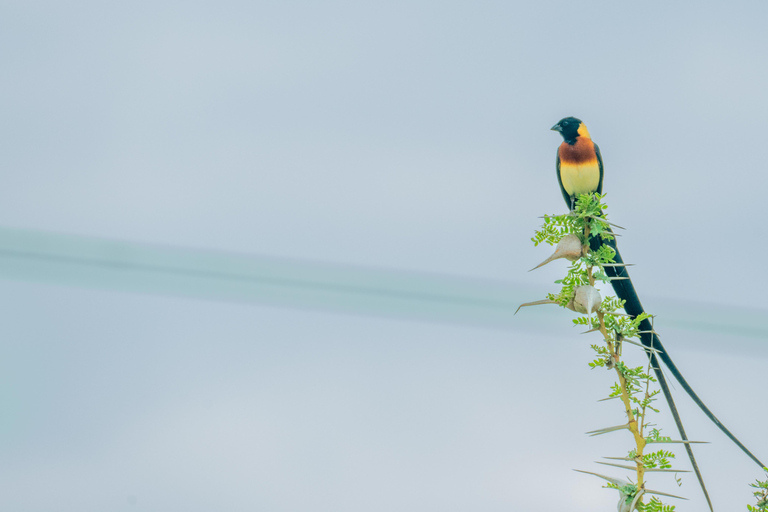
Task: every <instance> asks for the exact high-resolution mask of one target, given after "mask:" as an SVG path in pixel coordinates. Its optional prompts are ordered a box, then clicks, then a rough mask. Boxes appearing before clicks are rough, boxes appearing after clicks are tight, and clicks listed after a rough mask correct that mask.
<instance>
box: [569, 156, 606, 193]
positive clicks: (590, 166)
mask: <svg viewBox="0 0 768 512" xmlns="http://www.w3.org/2000/svg"><path fill="white" fill-rule="evenodd" d="M560 179H561V180H562V182H563V188H564V189H565V191H566V192H567V193H568V195H570V196H578V195H579V194H588V193H590V192H595V191H596V190H597V187H598V185H599V184H600V167H599V166H598V165H597V162H585V163H584V164H581V165H573V164H569V165H562V164H561V166H560Z"/></svg>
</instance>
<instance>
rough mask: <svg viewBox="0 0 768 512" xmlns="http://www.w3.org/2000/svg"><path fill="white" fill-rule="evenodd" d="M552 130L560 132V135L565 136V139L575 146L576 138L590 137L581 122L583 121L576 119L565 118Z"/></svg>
mask: <svg viewBox="0 0 768 512" xmlns="http://www.w3.org/2000/svg"><path fill="white" fill-rule="evenodd" d="M552 129H553V130H555V131H556V132H560V135H562V136H563V139H564V140H565V142H567V143H568V144H574V143H575V142H576V138H577V137H578V136H580V135H586V136H587V137H589V134H588V133H587V129H586V127H585V126H584V123H582V122H581V119H576V118H575V117H564V118H563V119H561V120H560V121H559V122H558V123H557V124H556V125H555V126H553V127H552Z"/></svg>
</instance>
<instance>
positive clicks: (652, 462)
mask: <svg viewBox="0 0 768 512" xmlns="http://www.w3.org/2000/svg"><path fill="white" fill-rule="evenodd" d="M674 458H675V454H674V453H672V452H668V451H666V450H659V451H656V452H652V453H646V454H644V455H643V466H645V467H646V468H649V469H653V468H658V469H669V468H671V467H672V464H671V463H670V462H669V459H674Z"/></svg>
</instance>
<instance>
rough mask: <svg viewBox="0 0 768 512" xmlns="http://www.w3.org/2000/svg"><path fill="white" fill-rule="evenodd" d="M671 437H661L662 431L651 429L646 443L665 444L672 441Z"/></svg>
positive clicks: (646, 437)
mask: <svg viewBox="0 0 768 512" xmlns="http://www.w3.org/2000/svg"><path fill="white" fill-rule="evenodd" d="M671 440H672V438H671V437H667V436H663V435H661V431H660V430H659V429H657V428H653V429H651V431H650V432H649V433H648V435H647V436H645V442H646V443H649V444H650V443H664V442H669V441H671Z"/></svg>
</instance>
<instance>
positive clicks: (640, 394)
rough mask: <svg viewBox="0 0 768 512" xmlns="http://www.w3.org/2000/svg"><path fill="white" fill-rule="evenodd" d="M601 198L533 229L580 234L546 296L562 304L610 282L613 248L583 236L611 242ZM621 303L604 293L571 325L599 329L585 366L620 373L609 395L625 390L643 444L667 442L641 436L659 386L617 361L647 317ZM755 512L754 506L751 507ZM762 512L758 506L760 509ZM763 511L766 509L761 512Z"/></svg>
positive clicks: (540, 234) (662, 455)
mask: <svg viewBox="0 0 768 512" xmlns="http://www.w3.org/2000/svg"><path fill="white" fill-rule="evenodd" d="M602 198H603V196H601V195H599V194H584V195H581V196H579V198H578V199H577V200H576V204H575V208H574V210H573V211H572V212H569V213H566V214H563V215H552V216H546V217H545V218H544V225H543V226H542V227H541V229H539V230H538V231H536V233H535V235H534V237H533V238H532V240H533V243H534V244H535V245H538V244H540V243H548V244H550V245H555V244H557V243H559V242H560V240H561V239H562V238H563V237H564V236H565V235H569V234H573V235H576V236H578V237H579V239H580V240H581V242H582V245H584V246H586V248H587V249H589V250H586V251H583V252H584V254H583V255H582V256H581V258H579V259H578V260H576V261H575V262H573V263H572V264H571V265H570V267H569V268H568V271H567V274H566V275H565V277H563V278H562V279H559V280H557V281H555V283H557V284H559V285H560V286H561V288H560V291H559V292H558V293H550V294H548V295H547V298H548V299H549V300H552V301H555V302H557V303H558V304H560V305H561V306H566V305H568V303H569V302H570V301H571V300H572V298H573V296H574V290H575V288H577V287H579V286H583V285H587V284H590V283H593V282H597V281H603V282H606V283H607V282H610V279H609V278H608V276H607V275H606V273H605V271H604V268H605V265H607V264H610V263H613V261H614V257H615V256H616V251H615V250H614V249H613V248H611V247H609V246H608V245H604V244H601V246H600V247H599V248H598V249H597V250H595V251H592V250H591V248H590V247H589V245H588V238H591V237H600V238H601V239H602V240H610V239H612V238H613V234H612V232H611V229H610V225H609V223H608V222H607V220H606V217H605V209H606V206H605V205H604V204H602V203H601V200H602ZM623 307H624V301H622V300H619V299H618V298H616V297H614V296H607V297H605V298H604V299H603V301H602V304H601V305H600V310H599V312H598V314H597V315H594V316H593V315H580V316H578V317H577V318H575V319H574V320H573V323H574V325H578V326H583V327H586V328H587V330H588V331H589V330H598V329H599V330H600V332H602V333H603V335H604V336H605V337H606V339H605V340H604V343H603V344H593V345H591V347H592V350H593V351H594V352H595V358H594V359H593V360H592V361H591V362H589V363H588V364H589V367H590V368H592V369H595V368H608V369H611V368H613V369H615V370H616V371H617V372H618V374H619V375H620V377H621V378H620V379H618V382H614V383H613V384H612V385H611V392H610V395H609V397H610V398H615V397H622V396H624V394H625V393H626V395H627V397H628V398H629V401H630V404H632V406H633V407H634V408H633V410H632V414H633V415H634V418H635V419H636V420H637V424H638V429H639V433H640V435H643V436H644V438H645V439H646V442H647V443H653V442H662V441H668V440H670V438H669V437H664V436H662V435H661V433H660V431H659V430H658V429H656V428H653V429H652V430H651V431H650V433H648V434H647V435H644V431H645V430H646V427H649V428H650V426H651V424H649V423H648V421H647V414H648V413H649V412H651V411H653V412H658V410H657V409H655V408H654V407H653V405H652V404H653V402H654V401H655V400H656V396H657V395H658V394H659V393H660V390H658V389H656V390H651V389H650V385H651V384H652V383H654V382H656V379H655V378H654V377H653V376H651V375H650V372H651V370H650V366H648V367H647V368H646V367H644V366H637V367H630V366H627V365H626V364H625V363H624V362H622V361H621V360H620V359H621V350H622V341H623V340H629V339H633V338H634V339H640V333H639V330H640V323H641V322H642V321H643V320H645V319H647V318H649V317H650V315H648V314H646V313H643V314H642V315H639V316H637V317H635V318H632V317H630V316H627V315H624V314H622V313H621V311H622V310H623ZM639 449H640V448H637V449H636V450H633V451H631V452H630V455H629V458H630V459H637V450H639ZM674 457H675V455H674V454H673V453H672V452H669V451H666V450H657V451H655V452H650V453H644V454H643V455H642V456H641V457H640V459H637V460H638V461H641V463H642V465H643V466H644V467H645V468H648V469H669V468H671V463H670V461H671V460H672V459H674ZM607 487H608V488H611V489H616V490H618V491H619V493H620V494H621V496H622V499H624V500H626V505H627V507H628V506H629V505H630V504H631V503H632V502H633V500H634V499H635V497H636V496H637V492H638V488H637V486H636V485H633V484H627V485H623V486H620V485H617V484H613V483H609V484H607ZM637 507H638V510H642V511H649V512H671V511H673V510H674V509H675V507H673V506H668V505H664V504H663V503H662V502H661V501H659V500H658V499H657V498H655V497H654V498H651V499H650V501H648V502H647V503H645V504H643V503H642V500H638V503H637ZM755 510H758V509H755ZM759 510H760V511H761V512H763V510H762V509H759ZM766 512H768V511H766Z"/></svg>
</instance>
